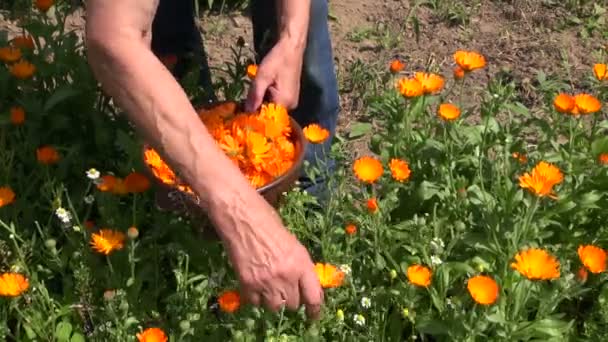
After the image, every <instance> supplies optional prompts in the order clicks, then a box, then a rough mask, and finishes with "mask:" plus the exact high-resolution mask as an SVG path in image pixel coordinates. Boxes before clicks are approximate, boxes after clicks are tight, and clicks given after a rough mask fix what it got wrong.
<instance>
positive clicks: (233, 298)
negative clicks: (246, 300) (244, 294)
mask: <svg viewBox="0 0 608 342" xmlns="http://www.w3.org/2000/svg"><path fill="white" fill-rule="evenodd" d="M217 302H218V304H219V305H220V309H221V310H222V311H223V312H227V313H234V312H236V311H237V310H238V309H239V307H241V296H240V294H239V293H238V292H237V291H224V292H222V293H221V294H220V295H219V297H218V299H217Z"/></svg>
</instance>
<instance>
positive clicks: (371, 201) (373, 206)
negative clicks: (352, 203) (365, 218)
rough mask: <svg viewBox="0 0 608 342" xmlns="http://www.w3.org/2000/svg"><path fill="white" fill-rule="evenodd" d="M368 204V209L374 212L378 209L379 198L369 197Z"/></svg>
mask: <svg viewBox="0 0 608 342" xmlns="http://www.w3.org/2000/svg"><path fill="white" fill-rule="evenodd" d="M366 206H367V210H368V211H369V212H370V213H372V214H373V213H375V212H376V211H378V200H376V197H372V198H370V199H368V200H367V204H366Z"/></svg>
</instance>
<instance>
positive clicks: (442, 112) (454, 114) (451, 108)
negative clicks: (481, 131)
mask: <svg viewBox="0 0 608 342" xmlns="http://www.w3.org/2000/svg"><path fill="white" fill-rule="evenodd" d="M437 113H438V114H439V117H441V118H442V119H443V120H446V121H453V120H456V119H458V117H460V109H459V108H458V107H456V106H455V105H453V104H451V103H442V104H441V105H439V108H438V109H437Z"/></svg>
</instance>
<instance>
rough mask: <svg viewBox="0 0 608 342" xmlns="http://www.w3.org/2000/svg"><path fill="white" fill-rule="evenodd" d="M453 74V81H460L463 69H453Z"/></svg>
mask: <svg viewBox="0 0 608 342" xmlns="http://www.w3.org/2000/svg"><path fill="white" fill-rule="evenodd" d="M453 73H454V79H457V80H461V79H463V78H464V69H462V68H461V67H459V66H457V67H455V68H454V71H453Z"/></svg>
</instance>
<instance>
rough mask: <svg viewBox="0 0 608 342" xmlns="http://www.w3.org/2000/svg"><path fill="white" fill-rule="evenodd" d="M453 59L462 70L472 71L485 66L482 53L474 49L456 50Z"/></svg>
mask: <svg viewBox="0 0 608 342" xmlns="http://www.w3.org/2000/svg"><path fill="white" fill-rule="evenodd" d="M454 61H456V64H458V66H459V67H461V68H462V70H464V71H467V72H469V71H473V70H476V69H481V68H483V67H485V66H486V59H485V57H484V56H483V55H481V54H479V53H477V52H474V51H462V50H459V51H456V53H454Z"/></svg>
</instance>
